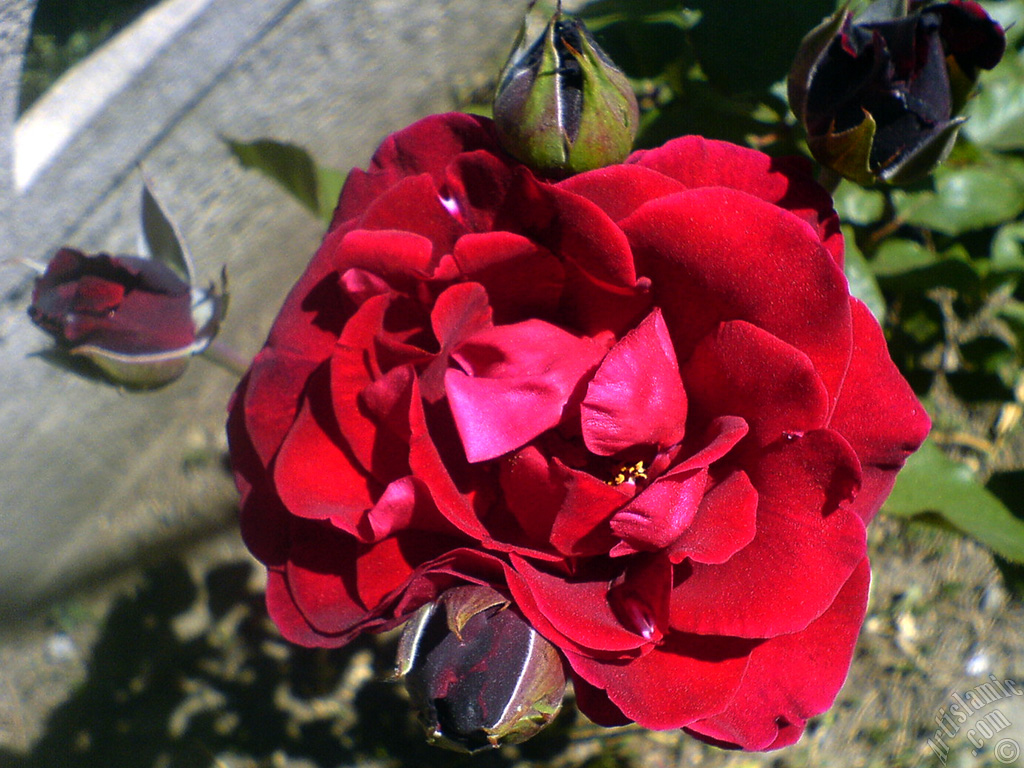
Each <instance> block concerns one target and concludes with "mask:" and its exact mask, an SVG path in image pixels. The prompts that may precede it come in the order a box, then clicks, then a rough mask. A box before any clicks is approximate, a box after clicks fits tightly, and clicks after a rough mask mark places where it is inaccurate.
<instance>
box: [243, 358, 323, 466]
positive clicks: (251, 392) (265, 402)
mask: <svg viewBox="0 0 1024 768" xmlns="http://www.w3.org/2000/svg"><path fill="white" fill-rule="evenodd" d="M318 365H319V363H318V362H317V361H315V360H311V359H310V358H307V357H304V356H300V355H293V354H291V353H290V352H288V351H287V350H285V349H276V348H274V347H270V346H267V347H264V348H263V350H261V351H260V353H259V354H257V355H256V357H255V358H254V359H253V361H252V366H251V367H250V368H249V373H248V377H247V379H246V386H245V389H244V393H243V394H241V395H239V396H238V397H236V399H235V405H234V408H236V409H237V408H241V409H242V411H243V412H244V426H245V431H246V434H248V436H249V437H250V438H251V440H252V445H253V448H254V450H255V452H256V455H257V456H259V459H260V461H261V462H262V463H263V466H268V465H269V464H270V462H271V460H272V459H273V458H274V455H275V454H276V453H277V449H278V448H280V447H281V442H282V441H283V440H284V438H285V435H287V434H288V430H289V429H291V426H292V423H293V422H294V421H295V415H296V414H297V413H298V410H299V402H300V397H301V394H302V390H303V389H304V388H305V386H306V381H307V379H308V378H309V377H310V375H311V374H312V373H313V370H314V369H315V368H316V367H317V366H318Z"/></svg>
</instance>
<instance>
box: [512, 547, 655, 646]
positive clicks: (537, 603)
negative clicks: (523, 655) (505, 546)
mask: <svg viewBox="0 0 1024 768" xmlns="http://www.w3.org/2000/svg"><path fill="white" fill-rule="evenodd" d="M511 560H512V569H514V570H511V571H510V572H509V573H508V576H509V589H511V590H512V596H513V598H514V599H515V600H516V605H518V606H519V607H520V609H521V610H522V611H523V613H524V614H525V615H526V617H527V618H528V619H529V620H530V621H531V623H533V625H534V626H535V627H536V628H537V631H538V632H540V633H541V634H546V633H545V632H544V631H543V629H542V628H541V626H542V625H550V626H551V627H553V628H554V629H555V631H556V632H557V633H559V635H560V636H562V637H564V638H566V639H568V640H569V641H571V642H572V643H573V644H574V645H575V646H576V647H579V648H586V649H592V650H595V651H629V650H634V649H637V648H640V647H641V646H644V645H645V644H647V643H648V640H647V638H645V637H644V636H643V635H642V634H641V633H640V631H639V629H640V628H639V627H626V626H624V625H623V623H622V621H621V620H620V619H619V617H618V616H617V615H616V613H615V611H613V610H612V607H611V604H610V603H609V602H608V590H609V588H610V586H611V580H612V578H613V576H612V572H611V570H610V569H608V568H600V569H599V572H596V573H592V574H579V575H574V576H568V577H567V576H566V575H565V574H552V573H547V572H546V571H542V570H540V569H539V568H536V567H534V566H533V565H531V564H530V563H529V562H528V561H527V560H525V559H524V558H522V557H519V556H518V555H514V554H513V555H512V556H511ZM549 639H551V640H552V642H555V643H558V640H557V639H556V638H549Z"/></svg>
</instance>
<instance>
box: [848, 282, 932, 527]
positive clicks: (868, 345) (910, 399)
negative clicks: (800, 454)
mask: <svg viewBox="0 0 1024 768" xmlns="http://www.w3.org/2000/svg"><path fill="white" fill-rule="evenodd" d="M850 304H851V307H852V310H853V341H854V348H853V359H852V360H851V361H850V369H849V371H848V372H847V374H846V380H845V381H844V382H843V391H842V392H841V393H840V395H839V402H837V403H836V410H835V413H834V414H833V415H832V422H831V424H830V425H829V426H830V427H831V428H832V429H834V430H836V431H837V432H839V434H841V435H842V436H843V437H845V438H846V439H847V441H849V443H850V445H851V446H852V447H853V449H854V450H855V451H856V452H857V455H858V456H859V457H860V461H861V467H862V468H863V473H864V477H863V480H862V485H861V490H860V493H858V494H857V498H856V499H854V502H853V507H852V508H853V509H854V510H855V511H856V512H857V514H859V515H860V516H861V517H862V518H863V519H864V521H865V522H867V521H869V520H871V518H872V517H874V515H875V513H876V512H877V511H878V509H879V507H881V506H882V502H883V501H885V499H886V497H887V496H888V495H889V491H891V490H892V486H893V483H895V482H896V473H897V472H899V471H900V469H901V468H902V467H903V463H904V462H905V461H906V460H907V457H908V456H910V454H912V453H913V452H914V451H916V450H917V449H918V448H919V447H921V443H923V442H924V439H925V437H927V436H928V430H929V429H931V420H930V419H929V418H928V414H927V412H926V411H925V409H924V407H923V406H922V405H921V404H920V403H919V402H918V401H917V398H916V397H915V396H914V393H913V391H912V390H911V389H910V385H908V384H907V382H906V380H905V379H904V378H903V377H902V376H901V375H900V372H899V370H897V368H896V366H895V365H894V364H893V362H892V359H891V358H890V357H889V352H888V348H887V347H886V344H885V337H884V336H883V335H882V329H881V328H879V327H878V323H877V322H876V321H875V318H874V317H873V316H872V315H871V313H870V311H869V310H868V309H867V307H865V306H864V304H862V303H861V302H860V301H858V300H857V299H851V300H850Z"/></svg>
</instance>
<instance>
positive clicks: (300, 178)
mask: <svg viewBox="0 0 1024 768" xmlns="http://www.w3.org/2000/svg"><path fill="white" fill-rule="evenodd" d="M225 141H226V142H227V143H228V146H229V147H231V151H232V152H233V153H234V154H235V157H237V158H238V159H239V161H240V162H241V163H242V165H243V166H245V167H246V168H253V169H255V170H258V171H260V172H261V173H263V174H264V175H265V176H267V177H268V178H270V179H272V180H273V181H275V182H277V183H278V184H279V185H281V187H283V188H284V190H285V191H286V192H288V193H289V194H290V195H291V196H292V197H294V198H295V199H296V200H297V201H298V202H299V203H301V204H302V205H303V206H304V207H305V208H307V209H309V210H310V211H311V212H312V213H313V214H315V215H317V216H319V215H320V212H321V208H320V196H319V192H318V189H317V167H316V163H315V162H314V161H313V158H312V157H311V156H310V154H309V153H308V152H307V151H306V150H304V149H303V148H302V147H300V146H297V145H295V144H288V143H286V142H283V141H276V140H274V139H256V140H255V141H250V142H244V141H235V140H233V139H225Z"/></svg>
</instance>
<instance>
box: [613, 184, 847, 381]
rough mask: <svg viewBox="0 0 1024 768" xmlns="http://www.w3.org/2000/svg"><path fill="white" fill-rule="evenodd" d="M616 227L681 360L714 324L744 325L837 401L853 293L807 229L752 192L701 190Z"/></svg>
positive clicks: (653, 205)
mask: <svg viewBox="0 0 1024 768" xmlns="http://www.w3.org/2000/svg"><path fill="white" fill-rule="evenodd" d="M622 227H623V229H624V230H625V232H626V234H627V235H628V236H629V239H630V243H631V244H632V246H633V249H634V253H635V255H636V257H637V261H638V264H639V265H640V271H641V273H642V274H646V275H648V276H649V277H650V278H651V281H652V292H653V294H654V298H655V301H657V303H658V304H659V305H660V306H661V308H662V312H663V313H664V315H665V322H666V324H667V325H668V329H669V332H670V333H671V335H672V340H673V341H674V342H675V345H676V355H677V356H678V358H679V359H680V360H686V359H688V358H689V356H690V354H691V353H692V351H693V349H694V348H695V347H696V345H697V343H698V342H699V341H700V340H701V339H702V338H703V337H704V336H706V335H707V334H708V333H710V332H711V331H712V330H713V329H714V328H715V327H716V326H717V325H718V323H720V322H722V321H724V320H745V321H747V322H749V323H751V324H753V325H755V326H758V327H759V328H762V329H764V330H765V331H767V332H769V333H771V334H774V335H775V336H777V337H778V338H780V339H782V340H783V341H785V342H787V343H788V344H791V345H793V346H794V347H796V348H797V349H799V350H800V351H801V352H803V353H804V354H806V355H807V356H808V357H809V358H810V359H811V361H812V362H813V363H814V368H815V370H816V371H817V372H818V375H819V376H820V377H821V379H822V381H823V382H824V384H825V387H826V388H827V389H828V391H829V394H830V399H831V401H834V400H835V398H836V397H837V396H838V394H839V390H840V388H841V387H842V382H843V378H844V377H845V376H846V368H847V366H848V364H849V354H850V352H849V350H850V347H851V343H852V342H851V335H852V330H851V320H850V307H849V293H848V289H847V285H846V278H845V277H844V276H843V272H842V270H841V269H840V268H839V267H838V266H837V265H836V264H835V263H834V262H833V261H832V260H831V259H829V258H828V257H827V256H826V255H825V252H824V250H823V248H822V246H821V244H820V243H819V242H818V239H817V237H816V236H815V234H814V232H813V230H811V228H810V227H809V225H807V224H806V223H805V222H803V221H801V220H800V219H798V218H797V217H796V216H794V215H793V214H790V213H788V212H786V211H784V210H782V209H780V208H777V207H775V206H773V205H770V204H768V203H766V202H764V201H762V200H759V199H758V198H755V197H752V196H751V195H749V194H746V193H743V192H736V191H734V190H729V189H722V188H706V189H698V190H694V191H691V192H683V193H680V194H678V195H671V196H669V197H665V198H661V199H659V200H655V201H653V202H650V203H647V204H646V205H643V206H641V207H640V208H639V209H637V211H636V213H634V214H633V215H632V216H630V217H629V218H627V219H626V220H625V221H623V222H622Z"/></svg>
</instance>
